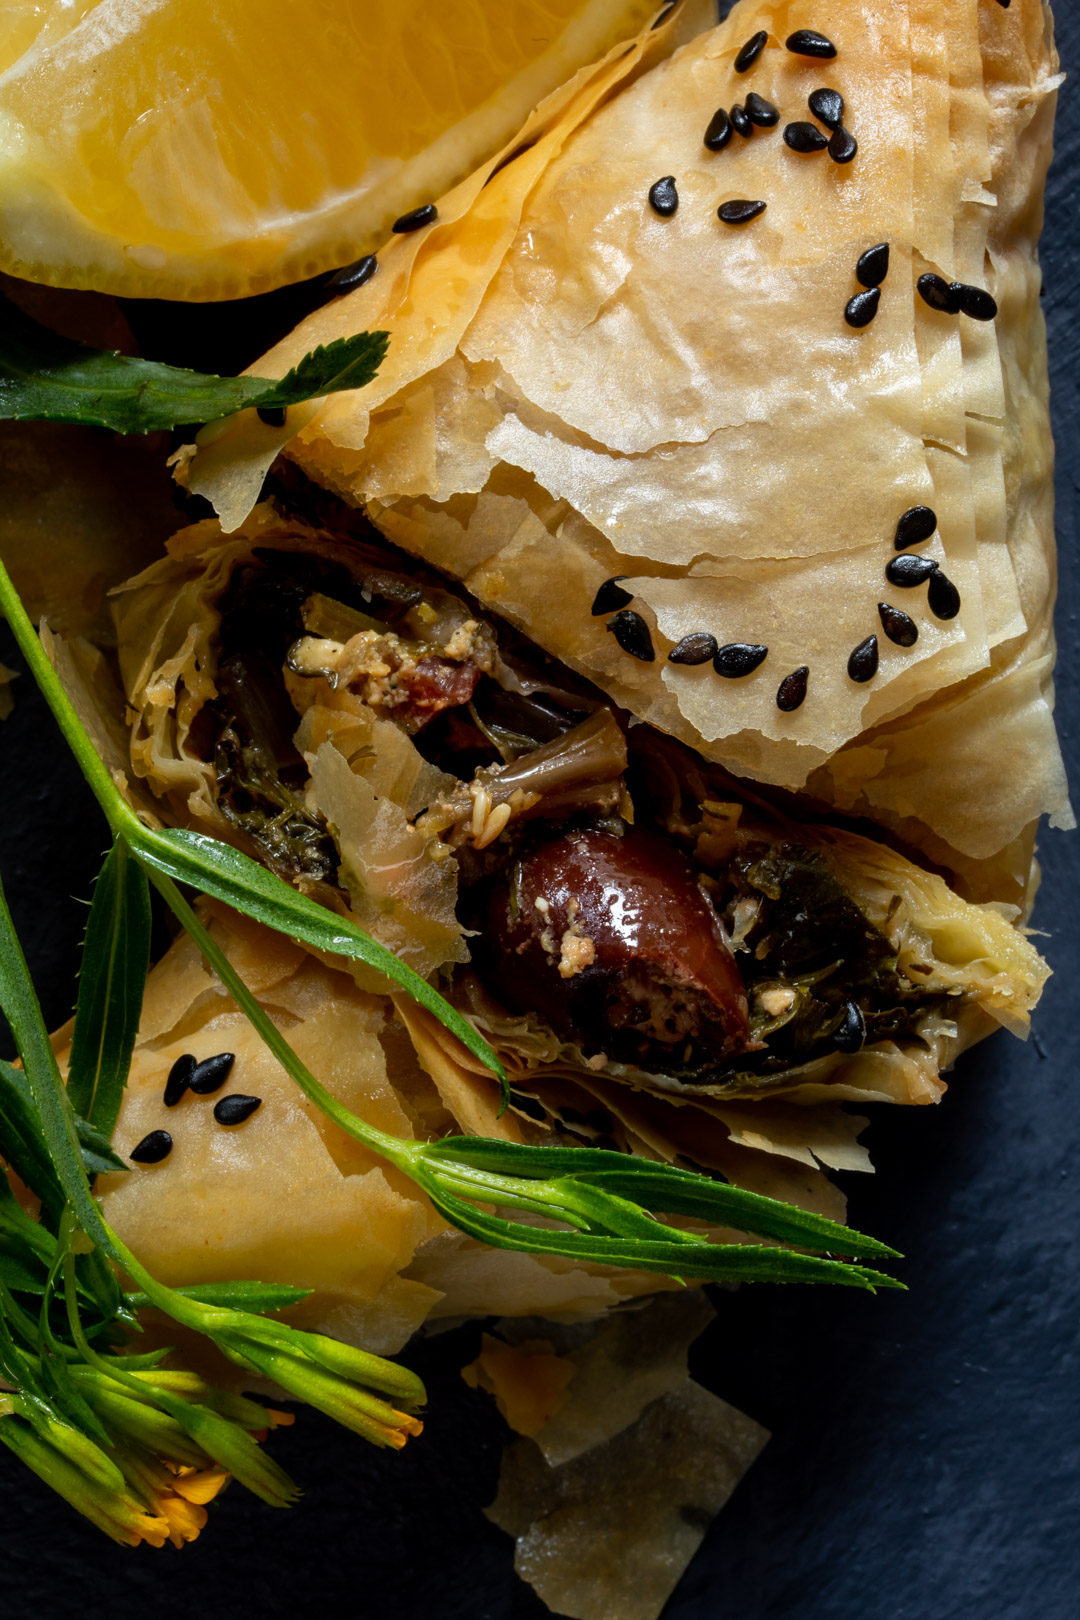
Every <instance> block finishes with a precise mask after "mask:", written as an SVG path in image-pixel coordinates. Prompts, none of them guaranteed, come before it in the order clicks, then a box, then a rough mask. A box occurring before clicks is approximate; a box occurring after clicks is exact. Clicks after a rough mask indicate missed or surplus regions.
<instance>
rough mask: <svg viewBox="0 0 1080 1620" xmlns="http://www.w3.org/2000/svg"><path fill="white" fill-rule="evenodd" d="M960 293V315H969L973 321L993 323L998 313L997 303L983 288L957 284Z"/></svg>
mask: <svg viewBox="0 0 1080 1620" xmlns="http://www.w3.org/2000/svg"><path fill="white" fill-rule="evenodd" d="M955 285H956V286H958V287H959V289H960V291H959V293H958V294H957V296H958V297H959V299H960V313H961V314H962V315H968V316H970V318H971V319H972V320H973V321H992V320H993V319H994V316H995V315H996V314H997V312H998V307H997V302H996V300H995V299H994V298H992V297H991V296H990V294H989V293H988V292H986V291H985V289H984V288H982V287H967V286H965V285H964V283H963V282H957V283H955Z"/></svg>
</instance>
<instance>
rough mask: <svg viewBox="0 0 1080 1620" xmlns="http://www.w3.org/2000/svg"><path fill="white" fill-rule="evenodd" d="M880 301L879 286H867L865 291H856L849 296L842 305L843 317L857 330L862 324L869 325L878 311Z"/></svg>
mask: <svg viewBox="0 0 1080 1620" xmlns="http://www.w3.org/2000/svg"><path fill="white" fill-rule="evenodd" d="M880 303H881V288H880V287H867V288H866V290H865V292H857V293H856V294H855V296H854V297H853V298H849V299H848V301H847V303H846V304H845V306H844V319H845V321H847V323H848V325H849V326H854V327H855V329H856V330H858V329H859V328H860V327H862V326H869V325H870V322H871V321H872V320H873V318H874V316H875V315H876V314H877V312H878V305H879V304H880Z"/></svg>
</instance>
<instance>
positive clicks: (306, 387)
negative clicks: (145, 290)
mask: <svg viewBox="0 0 1080 1620" xmlns="http://www.w3.org/2000/svg"><path fill="white" fill-rule="evenodd" d="M388 341H389V338H388V334H387V333H386V332H358V333H357V334H356V335H355V336H354V337H348V338H338V339H336V341H335V342H333V343H328V344H327V345H326V346H325V347H324V348H318V349H314V350H313V351H312V352H311V353H310V354H307V355H305V356H304V358H303V359H302V360H301V361H300V363H299V365H297V366H294V367H293V369H292V370H291V371H290V372H288V373H287V374H286V375H285V376H284V377H282V378H281V380H280V381H274V380H273V379H268V378H264V377H214V376H210V375H206V374H204V373H202V372H198V371H186V370H184V369H183V368H182V367H180V366H166V365H162V364H160V363H159V362H158V361H156V360H139V359H134V358H132V357H131V356H130V355H126V354H117V353H115V352H113V351H110V350H106V349H91V348H88V347H87V346H86V344H83V343H76V342H74V341H73V340H72V339H71V338H65V337H60V336H59V335H58V334H57V333H55V332H50V331H49V330H48V328H47V327H44V326H39V325H38V323H37V322H36V321H34V320H31V319H30V317H29V316H28V315H24V314H23V312H22V310H20V309H17V308H16V306H15V305H14V304H12V303H11V302H10V301H9V300H8V299H0V418H4V417H10V418H14V419H15V420H27V419H30V420H34V421H43V422H82V423H85V424H87V425H89V426H92V427H104V428H112V429H113V430H114V432H117V433H151V432H153V431H154V430H155V429H158V428H173V427H186V426H189V425H192V424H195V423H198V422H214V421H217V420H218V418H219V417H222V416H230V415H232V413H233V412H234V411H239V410H243V409H245V408H247V407H252V406H254V407H256V408H260V407H262V408H266V407H269V408H281V407H283V406H287V405H296V404H299V403H300V402H301V401H302V400H305V399H313V398H314V397H315V396H317V395H319V394H333V393H337V392H338V391H339V390H341V389H345V388H363V387H364V385H365V384H366V383H369V382H370V381H371V379H372V378H373V377H374V376H375V374H376V372H377V371H378V369H379V366H380V365H381V364H382V361H383V357H384V356H385V354H386V346H387V343H388Z"/></svg>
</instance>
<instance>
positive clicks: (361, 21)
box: [0, 0, 658, 299]
mask: <svg viewBox="0 0 1080 1620" xmlns="http://www.w3.org/2000/svg"><path fill="white" fill-rule="evenodd" d="M657 10H658V0H98V3H97V4H95V3H93V0H75V3H74V4H72V3H71V0H40V3H39V4H37V5H36V6H34V7H33V8H26V11H25V13H18V11H17V14H16V21H15V24H14V25H13V26H12V28H11V29H10V30H5V31H3V32H4V34H5V37H4V39H3V40H2V41H0V269H2V270H6V271H9V272H10V273H12V274H14V275H18V276H23V277H25V278H27V279H28V280H31V281H43V282H48V283H50V284H51V285H53V286H65V287H89V288H94V289H96V290H98V291H101V292H110V293H116V294H123V295H128V296H135V297H139V296H144V297H145V296H152V297H157V298H179V299H215V298H235V297H241V296H244V295H246V294H249V293H257V292H264V291H267V290H269V289H270V288H272V287H276V286H280V285H282V284H283V283H285V282H289V281H296V280H299V279H302V278H303V277H306V276H312V275H316V274H318V273H319V272H320V271H323V270H326V269H329V268H331V267H333V266H335V265H339V264H344V263H347V262H349V261H350V260H351V259H354V258H356V257H357V256H358V255H359V254H361V253H363V252H366V251H369V250H370V249H371V248H373V247H375V246H376V245H377V244H378V242H379V241H380V240H381V239H382V238H383V237H384V236H385V235H386V233H387V231H388V230H389V228H390V225H391V224H392V222H393V221H394V220H395V219H396V218H397V217H398V216H399V215H401V214H402V213H404V212H406V211H407V210H409V209H410V208H413V207H415V206H416V205H417V204H418V203H423V202H426V201H428V200H429V198H432V197H436V196H438V195H440V194H441V193H442V192H443V191H445V190H446V189H447V188H448V187H449V186H451V185H453V184H454V183H455V182H456V181H457V180H458V179H460V178H461V177H462V176H463V175H464V174H466V173H467V172H469V171H470V170H471V169H473V168H474V167H475V166H476V164H477V163H479V162H481V161H482V160H483V158H484V157H485V156H487V155H488V154H489V153H491V152H493V151H496V150H497V149H498V148H499V146H500V145H502V143H503V142H504V141H506V140H508V139H509V138H510V136H511V135H512V134H513V132H514V130H515V129H516V128H517V127H518V126H519V125H520V124H521V123H522V122H524V120H525V118H526V117H527V116H528V113H529V112H530V111H531V109H532V108H533V106H534V105H535V104H536V103H537V101H539V100H540V99H541V98H542V97H543V96H545V95H547V94H548V93H549V92H550V91H551V90H553V89H555V88H556V87H557V86H558V85H559V84H561V83H562V82H563V81H564V80H565V79H567V78H568V77H569V76H570V75H571V74H572V73H573V72H574V71H575V69H576V68H578V67H580V66H582V65H583V64H584V63H586V62H589V61H592V60H594V59H595V58H596V57H598V56H600V55H602V54H603V52H604V51H605V50H607V49H608V48H609V47H610V46H611V45H612V44H613V43H614V42H615V41H617V40H618V39H620V38H622V37H624V36H629V35H631V34H633V33H635V32H636V31H637V30H638V29H640V27H641V26H642V24H643V23H644V22H646V21H647V20H648V19H649V17H650V16H652V15H653V14H654V13H656V11H657Z"/></svg>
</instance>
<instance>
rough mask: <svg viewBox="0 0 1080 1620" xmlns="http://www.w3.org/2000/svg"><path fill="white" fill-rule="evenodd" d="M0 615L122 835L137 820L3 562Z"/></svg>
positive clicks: (114, 829)
mask: <svg viewBox="0 0 1080 1620" xmlns="http://www.w3.org/2000/svg"><path fill="white" fill-rule="evenodd" d="M0 611H2V613H3V615H4V617H5V618H6V619H7V621H8V624H9V625H10V626H11V629H12V633H13V635H14V637H15V640H16V642H17V643H18V646H19V651H20V652H21V653H22V655H23V657H24V658H25V659H26V662H27V664H28V665H29V666H30V673H31V674H32V675H33V677H34V680H35V681H36V682H37V684H38V686H39V687H40V688H41V692H42V694H43V696H44V698H45V701H46V703H47V704H48V705H49V708H50V709H51V710H52V714H53V718H54V720H55V721H56V723H57V725H58V726H59V727H60V730H61V731H62V732H63V734H64V741H65V742H66V743H67V745H68V747H69V748H70V749H71V751H72V753H73V754H74V755H75V758H76V759H77V760H78V763H79V769H80V770H81V771H82V773H83V775H84V777H85V778H86V781H87V783H88V784H89V786H90V788H91V790H92V792H93V794H94V797H95V798H96V799H97V801H98V803H99V804H100V806H101V808H102V810H103V812H104V814H105V818H106V820H107V821H108V823H109V827H110V828H111V830H112V832H113V833H114V834H115V833H119V832H120V831H121V830H122V829H123V828H124V827H125V826H126V825H127V824H129V823H132V822H135V817H134V815H133V814H132V812H131V811H130V810H129V809H128V807H127V805H126V804H125V803H124V801H123V800H122V799H121V797H120V795H119V794H118V793H117V790H116V784H115V782H114V781H113V779H112V777H111V776H110V775H109V772H108V769H107V767H106V765H105V763H104V761H103V760H102V759H101V758H100V757H99V755H98V753H97V750H96V749H95V748H94V746H93V744H92V743H91V741H90V739H89V737H88V736H87V734H86V731H85V729H84V728H83V725H82V722H81V721H80V719H79V717H78V715H77V714H76V713H75V709H74V707H73V706H72V703H71V699H70V698H69V697H68V695H67V693H66V692H65V691H64V688H63V685H62V684H61V681H60V678H59V676H58V675H57V673H56V671H55V670H54V669H53V667H52V665H51V663H50V662H49V658H48V654H47V653H46V651H45V649H44V647H43V646H42V645H41V642H40V640H39V638H38V634H37V631H36V630H35V629H34V626H33V624H32V623H31V622H30V617H29V615H28V613H27V611H26V609H25V608H24V607H23V605H22V600H21V598H20V596H19V593H18V591H17V590H16V589H15V586H14V585H13V584H12V581H11V576H10V574H9V573H8V571H7V569H6V568H5V567H4V564H3V562H2V561H0Z"/></svg>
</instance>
